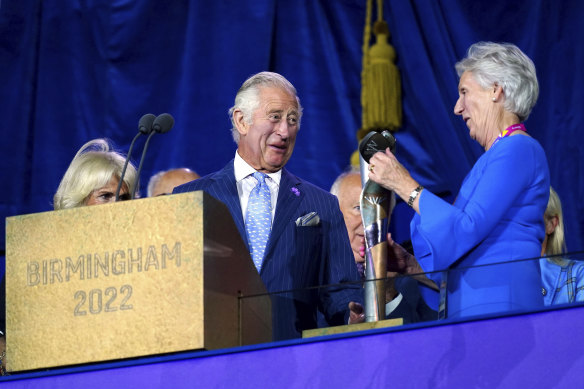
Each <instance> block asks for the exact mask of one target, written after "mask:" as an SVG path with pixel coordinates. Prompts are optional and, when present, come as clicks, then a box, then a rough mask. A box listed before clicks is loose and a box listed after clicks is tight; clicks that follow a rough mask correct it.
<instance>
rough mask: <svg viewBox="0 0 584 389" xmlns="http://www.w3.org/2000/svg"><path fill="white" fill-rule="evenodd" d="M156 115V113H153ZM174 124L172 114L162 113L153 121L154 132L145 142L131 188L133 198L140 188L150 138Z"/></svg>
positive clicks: (169, 128)
mask: <svg viewBox="0 0 584 389" xmlns="http://www.w3.org/2000/svg"><path fill="white" fill-rule="evenodd" d="M152 116H154V115H152ZM173 126H174V118H173V117H172V115H171V114H168V113H162V114H160V115H158V116H157V117H156V119H154V121H153V122H152V132H150V134H149V135H148V138H147V139H146V143H145V144H144V150H142V157H141V158H140V164H139V165H138V172H137V173H136V177H137V178H136V182H135V183H134V187H133V188H132V189H131V191H130V193H131V194H132V197H131V198H132V200H133V199H134V197H136V189H137V188H138V183H139V182H140V172H141V171H142V164H143V163H144V156H145V155H146V150H147V149H148V143H150V138H152V135H154V134H156V133H160V134H164V133H165V132H168V131H170V130H171V129H172V127H173Z"/></svg>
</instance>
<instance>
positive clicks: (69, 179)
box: [53, 139, 137, 210]
mask: <svg viewBox="0 0 584 389" xmlns="http://www.w3.org/2000/svg"><path fill="white" fill-rule="evenodd" d="M125 161H126V158H125V156H124V155H122V154H120V153H118V152H116V151H113V150H112V148H111V146H110V144H109V143H108V142H107V141H106V140H105V139H94V140H91V141H89V142H87V143H86V144H84V145H83V146H81V148H80V149H79V151H78V152H77V154H75V157H74V158H73V160H72V161H71V164H70V165H69V167H68V168H67V171H66V172H65V175H64V176H63V178H62V179H61V183H60V184H59V188H58V189H57V193H55V196H54V197H53V206H54V208H55V210H59V209H67V208H75V207H80V206H83V205H84V204H85V201H86V199H87V198H88V197H89V195H91V192H93V191H94V190H97V189H100V188H102V187H104V186H106V185H107V183H108V182H109V181H110V180H111V179H112V177H117V178H118V179H119V178H120V176H121V174H122V170H123V168H124V163H125ZM136 178H137V177H136V168H135V167H134V166H133V165H132V163H128V166H127V168H126V173H125V175H124V183H125V184H126V186H127V187H128V189H130V188H132V187H133V185H134V183H135V182H136Z"/></svg>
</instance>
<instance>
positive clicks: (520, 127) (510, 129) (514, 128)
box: [491, 123, 527, 147]
mask: <svg viewBox="0 0 584 389" xmlns="http://www.w3.org/2000/svg"><path fill="white" fill-rule="evenodd" d="M519 130H521V131H525V132H527V130H526V129H525V126H524V125H523V123H518V124H513V125H511V126H509V127H507V128H506V129H504V130H503V132H501V133H500V134H499V136H498V137H497V139H495V141H494V142H493V144H492V145H491V147H493V146H494V145H495V144H496V143H497V142H498V141H500V140H501V139H503V138H506V137H508V136H509V135H511V134H513V133H514V132H515V131H519Z"/></svg>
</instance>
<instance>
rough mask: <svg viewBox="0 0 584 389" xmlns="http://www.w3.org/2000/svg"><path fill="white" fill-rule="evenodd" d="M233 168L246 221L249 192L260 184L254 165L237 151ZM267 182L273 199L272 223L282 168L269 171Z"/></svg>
mask: <svg viewBox="0 0 584 389" xmlns="http://www.w3.org/2000/svg"><path fill="white" fill-rule="evenodd" d="M233 170H234V172H235V182H236V184H237V194H238V195H239V202H240V204H241V212H242V214H243V220H244V221H245V213H246V212H247V202H248V201H249V194H250V193H251V190H252V189H253V188H254V187H255V186H256V185H257V184H258V182H257V180H256V179H255V178H253V176H252V174H253V173H255V172H256V171H257V170H255V169H254V168H253V167H251V166H250V165H249V164H248V163H247V162H245V161H244V160H243V158H241V157H240V156H239V153H238V152H237V151H235V159H234V162H233ZM267 175H268V177H267V178H266V183H267V184H268V188H270V199H271V200H272V224H273V222H274V215H275V214H276V201H277V200H278V190H279V188H280V179H281V178H282V170H278V171H277V172H276V173H267Z"/></svg>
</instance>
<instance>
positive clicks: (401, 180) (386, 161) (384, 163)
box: [369, 148, 418, 202]
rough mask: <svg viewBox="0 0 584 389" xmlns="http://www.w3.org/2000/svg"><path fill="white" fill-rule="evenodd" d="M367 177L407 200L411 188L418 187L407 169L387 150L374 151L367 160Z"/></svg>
mask: <svg viewBox="0 0 584 389" xmlns="http://www.w3.org/2000/svg"><path fill="white" fill-rule="evenodd" d="M369 179H370V180H372V181H374V182H376V183H378V184H379V185H381V186H383V187H384V188H385V189H389V190H392V191H394V192H395V193H396V194H397V195H398V196H400V197H401V198H402V199H403V200H404V201H406V202H407V201H408V198H409V196H410V193H411V192H412V190H414V189H415V188H417V187H418V183H417V182H416V180H414V179H413V178H412V176H411V175H410V173H409V172H408V171H407V169H406V168H405V167H404V166H403V165H402V164H401V163H399V162H398V160H397V158H396V157H395V156H394V155H393V154H392V153H391V151H389V148H388V149H386V150H385V153H382V152H378V153H375V154H374V155H373V156H372V157H371V159H370V160H369Z"/></svg>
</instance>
